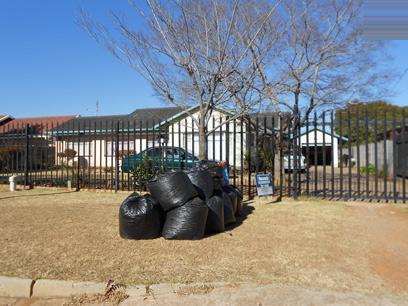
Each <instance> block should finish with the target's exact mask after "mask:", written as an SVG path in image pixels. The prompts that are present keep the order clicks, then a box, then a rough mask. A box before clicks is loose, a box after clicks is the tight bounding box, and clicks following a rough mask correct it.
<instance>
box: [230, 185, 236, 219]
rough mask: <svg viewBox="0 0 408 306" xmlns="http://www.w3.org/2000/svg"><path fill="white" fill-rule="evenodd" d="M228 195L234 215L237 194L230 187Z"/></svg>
mask: <svg viewBox="0 0 408 306" xmlns="http://www.w3.org/2000/svg"><path fill="white" fill-rule="evenodd" d="M228 196H229V198H230V199H231V205H232V210H233V212H234V215H235V214H236V213H237V208H238V199H237V194H236V193H235V191H234V190H233V189H232V188H231V189H230V191H229V192H228Z"/></svg>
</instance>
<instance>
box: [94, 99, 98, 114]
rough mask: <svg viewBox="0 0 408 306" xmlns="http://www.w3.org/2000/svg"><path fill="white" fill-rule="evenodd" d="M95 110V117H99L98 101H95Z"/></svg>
mask: <svg viewBox="0 0 408 306" xmlns="http://www.w3.org/2000/svg"><path fill="white" fill-rule="evenodd" d="M95 109H96V116H99V100H96V105H95Z"/></svg>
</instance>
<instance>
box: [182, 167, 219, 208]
mask: <svg viewBox="0 0 408 306" xmlns="http://www.w3.org/2000/svg"><path fill="white" fill-rule="evenodd" d="M187 175H188V177H189V179H190V181H191V183H193V185H194V187H195V188H196V190H197V193H198V196H199V197H200V198H201V199H203V200H206V199H209V198H211V197H212V195H213V193H214V187H213V180H212V177H211V173H210V171H209V170H208V168H205V167H200V168H198V167H196V168H194V169H192V170H191V171H189V172H187Z"/></svg>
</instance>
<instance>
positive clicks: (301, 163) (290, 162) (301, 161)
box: [283, 152, 307, 172]
mask: <svg viewBox="0 0 408 306" xmlns="http://www.w3.org/2000/svg"><path fill="white" fill-rule="evenodd" d="M297 158H298V164H297V170H298V171H300V172H303V171H305V170H306V167H307V164H306V157H304V156H303V155H302V154H300V155H297ZM283 169H284V170H285V172H292V171H293V170H294V169H295V154H294V153H293V152H289V153H288V154H287V155H284V156H283Z"/></svg>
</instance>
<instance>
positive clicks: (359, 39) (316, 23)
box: [252, 0, 395, 123]
mask: <svg viewBox="0 0 408 306" xmlns="http://www.w3.org/2000/svg"><path fill="white" fill-rule="evenodd" d="M280 18H281V20H282V21H281V22H282V24H285V28H284V29H283V31H284V34H283V35H282V36H280V37H279V39H280V41H279V43H278V44H277V45H279V46H280V47H279V48H278V49H279V57H278V60H276V57H275V58H274V60H272V61H271V60H268V59H269V58H270V57H265V59H264V60H263V59H262V55H263V52H264V51H263V50H262V49H257V48H253V50H252V54H253V58H254V60H255V62H256V63H257V66H258V73H259V75H260V80H261V81H262V84H261V85H262V86H261V87H260V88H259V91H260V92H262V93H263V94H264V97H265V99H268V100H270V105H272V106H273V107H274V110H277V111H281V110H285V111H289V112H290V113H292V114H294V117H297V115H299V114H303V116H301V118H300V120H299V123H302V121H304V119H305V118H306V117H307V116H308V115H309V114H310V112H311V111H313V110H316V109H332V108H334V107H336V106H338V105H342V104H344V103H345V102H346V101H350V100H351V99H356V98H360V97H373V96H377V97H378V96H383V94H384V92H382V91H381V90H383V89H385V88H386V86H384V85H386V84H387V81H390V80H391V79H392V78H393V77H395V74H392V73H390V71H387V70H386V69H384V60H385V59H386V58H385V56H384V53H383V50H384V49H383V44H382V43H381V42H379V41H373V40H371V41H370V40H365V39H364V37H363V35H362V24H361V23H362V16H361V1H359V0H304V1H298V0H286V1H284V2H283V3H282V6H281V14H280ZM270 39H271V40H274V39H275V38H270ZM275 49H276V48H275ZM260 50H261V51H260ZM275 52H276V51H275Z"/></svg>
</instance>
